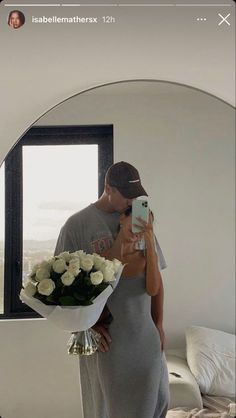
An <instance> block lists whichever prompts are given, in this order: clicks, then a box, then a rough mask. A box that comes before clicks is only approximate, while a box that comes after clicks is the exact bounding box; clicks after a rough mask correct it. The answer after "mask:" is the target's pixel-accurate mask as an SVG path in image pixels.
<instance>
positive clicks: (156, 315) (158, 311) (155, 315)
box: [151, 279, 165, 350]
mask: <svg viewBox="0 0 236 418" xmlns="http://www.w3.org/2000/svg"><path fill="white" fill-rule="evenodd" d="M163 306H164V287H163V282H162V279H161V283H160V287H159V291H158V294H157V295H155V296H152V303H151V314H152V319H153V322H154V323H155V325H156V327H157V328H158V330H159V333H160V338H161V348H162V350H163V349H164V343H165V333H164V330H163Z"/></svg>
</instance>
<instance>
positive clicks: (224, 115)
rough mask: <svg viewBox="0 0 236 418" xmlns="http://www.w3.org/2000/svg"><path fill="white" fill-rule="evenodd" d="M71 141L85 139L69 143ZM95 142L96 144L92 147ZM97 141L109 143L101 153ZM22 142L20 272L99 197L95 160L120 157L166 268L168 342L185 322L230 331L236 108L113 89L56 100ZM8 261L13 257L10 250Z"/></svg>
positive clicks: (165, 90)
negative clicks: (147, 210) (145, 200)
mask: <svg viewBox="0 0 236 418" xmlns="http://www.w3.org/2000/svg"><path fill="white" fill-rule="evenodd" d="M73 129H75V130H78V131H77V132H76V133H75V132H74V133H73ZM81 129H82V130H81ZM79 130H81V131H80V134H78V132H79ZM69 131H70V133H71V136H70V134H69ZM63 135H64V136H63ZM93 135H94V137H93ZM99 135H100V136H99ZM50 136H51V138H50ZM62 136H63V139H62V140H61V143H60V140H59V139H60V138H62ZM36 137H37V138H36ZM75 137H76V138H77V139H78V137H79V138H80V140H81V141H82V142H78V143H77V144H75V143H74V142H73V141H74V138H75ZM92 137H93V138H95V137H96V138H99V139H98V141H97V139H96V141H97V142H96V141H95V140H94V141H93V140H92V141H91V138H92ZM35 138H36V139H37V140H36V139H35ZM45 138H47V140H45ZM53 138H54V139H53ZM50 139H53V140H55V143H51V142H50ZM24 141H25V142H24ZM31 141H32V142H31ZM58 141H59V142H58ZM89 141H90V142H89ZM109 141H110V145H108V142H109ZM99 144H101V145H102V144H103V145H104V144H107V145H105V148H103V151H102V153H100V154H99V151H98V148H99V146H100V145H99ZM19 145H22V147H23V148H22V150H21V157H19V156H18V157H17V156H14V158H13V160H12V170H13V174H16V173H17V174H16V175H17V176H18V175H19V171H18V169H19V168H20V170H21V175H22V179H21V182H20V183H18V186H17V189H16V190H15V192H16V194H17V190H18V192H19V190H23V192H22V193H23V194H22V195H21V196H22V197H23V202H22V201H21V199H18V201H17V195H15V194H14V199H13V202H12V204H13V206H12V207H11V211H12V212H13V223H14V202H15V203H17V205H22V219H21V227H22V229H21V232H18V233H19V234H21V236H19V237H18V238H19V240H21V239H23V247H22V249H21V250H20V251H21V252H20V253H19V254H20V255H21V256H22V263H23V264H22V265H23V271H24V270H27V268H28V267H29V266H30V265H31V264H32V263H33V262H34V261H35V259H37V257H38V256H39V255H40V254H41V253H40V252H41V250H42V248H44V249H45V248H46V249H47V250H48V251H49V252H50V251H53V248H54V245H55V241H56V238H57V236H58V233H59V230H60V227H61V226H62V224H63V223H64V222H65V220H66V219H67V217H68V216H69V215H70V214H72V213H73V212H75V211H77V210H80V209H81V208H82V207H84V206H85V205H87V204H88V203H90V202H91V201H94V200H95V199H96V198H97V196H98V193H99V188H98V176H99V172H100V171H99V168H98V166H99V158H100V157H101V155H102V158H105V156H106V155H107V156H108V160H107V164H110V163H111V161H112V160H113V161H119V160H125V161H128V162H130V163H131V164H134V165H135V166H136V167H137V168H138V169H139V171H140V174H141V176H142V179H143V184H144V185H145V188H146V189H147V191H148V193H149V200H150V206H151V208H152V210H153V211H154V214H155V232H156V235H157V237H158V239H159V241H160V244H161V247H162V249H163V253H164V255H165V258H166V260H167V264H168V268H167V269H166V270H165V271H164V273H163V280H164V284H165V326H166V334H167V342H168V346H169V347H170V348H171V347H176V346H181V345H182V344H183V339H184V329H185V327H186V326H188V325H189V324H202V325H205V326H209V327H215V328H219V329H225V330H226V331H229V332H232V326H231V325H232V315H233V308H234V301H233V273H234V262H233V259H234V255H233V254H234V232H233V231H234V110H233V108H232V107H231V106H230V105H228V104H227V103H225V102H223V101H221V100H219V99H217V98H216V97H213V96H210V95H209V94H205V93H204V92H202V91H198V90H195V89H193V88H190V87H187V86H183V85H178V84H174V83H169V82H158V81H132V82H121V83H114V84H110V85H105V86H102V87H99V88H95V89H92V90H90V91H87V92H84V93H82V94H79V95H76V96H74V97H72V98H69V99H68V100H66V101H65V102H63V103H61V104H60V105H58V106H57V107H55V108H54V109H52V110H51V111H49V112H48V113H47V114H45V115H44V116H43V117H41V118H40V119H39V120H38V121H37V122H36V123H35V125H34V127H33V129H31V130H30V131H29V132H28V133H27V134H26V136H25V137H23V138H22V139H21V140H20V141H19V143H18V144H17V146H19ZM17 146H16V147H15V149H16V148H17ZM86 146H87V151H86V152H87V154H86V152H85V148H86ZM106 147H108V148H106ZM92 150H93V151H92ZM13 151H14V150H13ZM13 151H12V152H13ZM90 151H91V152H92V154H90ZM12 152H11V154H9V156H8V158H9V157H10V156H11V155H13V154H12ZM99 155H100V157H99ZM17 158H21V160H20V161H19V160H17ZM101 164H102V163H101ZM105 166H106V165H105ZM105 166H103V168H104V167H105ZM5 167H6V163H5V164H3V165H2V167H1V171H0V184H1V190H0V193H1V208H0V213H1V219H0V222H1V236H0V241H1V248H0V251H1V258H0V260H1V266H0V269H1V270H0V284H1V288H0V289H1V290H0V294H1V308H0V309H1V312H2V314H3V313H4V312H3V289H4V286H3V283H4V233H3V231H4V218H5V214H4V190H5V180H4V169H5ZM80 169H81V171H80ZM14 170H15V171H14ZM93 171H94V172H93ZM90 183H91V184H90ZM92 184H93V185H94V189H93V185H92ZM8 187H9V185H8ZM101 187H102V186H101ZM92 189H93V191H92ZM69 190H70V191H69ZM15 192H14V193H15ZM7 193H8V192H7ZM19 200H20V201H19ZM8 203H9V202H8ZM8 209H9V207H8ZM8 212H9V210H8ZM8 214H9V213H8ZM7 216H8V215H7ZM6 230H7V231H8V233H10V229H6ZM5 238H7V237H5ZM12 239H13V240H14V237H12ZM18 248H19V247H18ZM48 251H47V253H48ZM6 257H9V258H8V260H10V257H11V254H10V253H9V254H8V255H7V256H6ZM5 261H6V259H5ZM24 266H25V267H24ZM5 286H7V285H6V284H5ZM13 291H14V289H13V287H11V292H13ZM220 300H225V301H227V303H225V304H224V305H222V304H221V303H220ZM199 304H200V305H201V308H200V309H199Z"/></svg>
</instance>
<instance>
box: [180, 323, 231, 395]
mask: <svg viewBox="0 0 236 418" xmlns="http://www.w3.org/2000/svg"><path fill="white" fill-rule="evenodd" d="M186 344H187V362H188V365H189V368H190V370H191V372H192V373H193V375H194V377H195V379H196V381H197V382H198V384H199V387H200V390H201V392H202V394H204V395H206V394H207V395H215V396H228V397H230V398H234V396H235V336H234V335H233V334H228V333H226V332H223V331H217V330H215V329H210V328H204V327H197V326H191V327H189V328H187V330H186Z"/></svg>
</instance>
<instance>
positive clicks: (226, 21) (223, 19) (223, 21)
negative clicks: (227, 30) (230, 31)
mask: <svg viewBox="0 0 236 418" xmlns="http://www.w3.org/2000/svg"><path fill="white" fill-rule="evenodd" d="M218 16H219V17H220V18H221V21H220V22H219V23H218V26H220V25H222V23H225V24H226V25H228V26H230V23H229V22H228V20H227V19H228V17H229V16H230V13H229V14H227V16H222V14H220V13H218Z"/></svg>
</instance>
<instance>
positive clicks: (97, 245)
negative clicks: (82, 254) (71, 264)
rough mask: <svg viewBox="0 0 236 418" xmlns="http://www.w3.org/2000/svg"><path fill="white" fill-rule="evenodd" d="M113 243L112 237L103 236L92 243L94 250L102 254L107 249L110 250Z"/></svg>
mask: <svg viewBox="0 0 236 418" xmlns="http://www.w3.org/2000/svg"><path fill="white" fill-rule="evenodd" d="M112 244H113V238H112V237H102V238H99V239H97V240H95V241H92V242H91V243H90V245H91V248H92V250H93V252H95V253H97V254H102V253H104V252H105V251H107V250H109V248H111V246H112Z"/></svg>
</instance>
